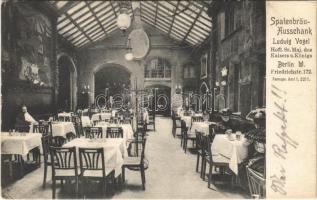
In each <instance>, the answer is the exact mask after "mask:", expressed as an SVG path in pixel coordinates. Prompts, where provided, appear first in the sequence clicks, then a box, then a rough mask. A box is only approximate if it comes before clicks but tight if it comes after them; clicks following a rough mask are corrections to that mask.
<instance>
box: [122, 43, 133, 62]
mask: <svg viewBox="0 0 317 200" xmlns="http://www.w3.org/2000/svg"><path fill="white" fill-rule="evenodd" d="M130 40H131V39H130V38H129V39H128V45H127V48H126V49H127V51H128V53H126V54H125V56H124V57H125V59H126V60H127V61H131V60H133V54H132V47H131V41H130Z"/></svg>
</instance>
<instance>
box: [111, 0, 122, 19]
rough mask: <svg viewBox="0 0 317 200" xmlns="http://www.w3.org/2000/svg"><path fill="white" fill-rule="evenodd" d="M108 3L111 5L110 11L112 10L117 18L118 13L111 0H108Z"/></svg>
mask: <svg viewBox="0 0 317 200" xmlns="http://www.w3.org/2000/svg"><path fill="white" fill-rule="evenodd" d="M110 5H111V8H112V11H113V13H114V15H115V16H116V18H117V17H118V15H117V13H116V10H115V8H114V6H113V4H112V1H110ZM119 7H120V6H119ZM119 10H120V9H119Z"/></svg>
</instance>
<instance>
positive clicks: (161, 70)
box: [144, 58, 171, 79]
mask: <svg viewBox="0 0 317 200" xmlns="http://www.w3.org/2000/svg"><path fill="white" fill-rule="evenodd" d="M144 77H145V78H158V79H159V78H171V66H170V65H169V63H168V62H167V60H165V59H163V58H154V59H152V60H151V61H150V62H149V63H148V64H147V65H146V66H145V71H144Z"/></svg>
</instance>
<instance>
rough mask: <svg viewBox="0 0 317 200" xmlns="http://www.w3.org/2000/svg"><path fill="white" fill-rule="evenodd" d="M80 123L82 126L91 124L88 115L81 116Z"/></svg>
mask: <svg viewBox="0 0 317 200" xmlns="http://www.w3.org/2000/svg"><path fill="white" fill-rule="evenodd" d="M81 124H82V126H83V127H90V126H92V123H91V120H90V118H89V117H88V116H81Z"/></svg>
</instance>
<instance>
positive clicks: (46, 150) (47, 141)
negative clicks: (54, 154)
mask: <svg viewBox="0 0 317 200" xmlns="http://www.w3.org/2000/svg"><path fill="white" fill-rule="evenodd" d="M41 139H42V149H43V158H44V177H43V188H45V184H46V176H47V167H48V166H52V162H51V159H50V146H51V145H52V136H51V135H43V136H42V138H41Z"/></svg>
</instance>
